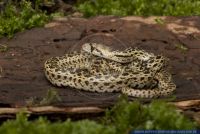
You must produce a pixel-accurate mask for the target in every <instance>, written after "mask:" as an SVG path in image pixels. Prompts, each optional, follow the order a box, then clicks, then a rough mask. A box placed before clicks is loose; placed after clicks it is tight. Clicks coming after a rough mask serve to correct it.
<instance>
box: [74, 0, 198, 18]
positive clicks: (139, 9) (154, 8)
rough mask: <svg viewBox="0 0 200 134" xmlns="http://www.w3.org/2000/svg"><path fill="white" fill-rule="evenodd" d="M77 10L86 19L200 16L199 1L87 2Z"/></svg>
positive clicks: (90, 0) (140, 0)
mask: <svg viewBox="0 0 200 134" xmlns="http://www.w3.org/2000/svg"><path fill="white" fill-rule="evenodd" d="M77 9H78V10H79V11H80V12H82V13H83V14H84V15H85V17H90V16H96V15H117V16H127V15H140V16H151V15H154V16H161V15H164V16H190V15H200V1H199V0H154V1H152V0H87V1H83V2H79V4H78V5H77Z"/></svg>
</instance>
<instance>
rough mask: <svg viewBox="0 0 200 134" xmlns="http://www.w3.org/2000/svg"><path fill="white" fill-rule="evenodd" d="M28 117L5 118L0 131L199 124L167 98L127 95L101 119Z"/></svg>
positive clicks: (90, 131)
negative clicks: (149, 100) (131, 98)
mask: <svg viewBox="0 0 200 134" xmlns="http://www.w3.org/2000/svg"><path fill="white" fill-rule="evenodd" d="M27 117H28V115H25V114H23V113H19V114H18V115H17V118H16V120H9V121H6V122H4V123H3V125H2V126H0V133H3V134H24V133H26V134H35V133H37V134H55V133H56V134H66V133H67V134H102V133H103V134H127V133H129V132H130V131H131V130H191V129H197V128H198V127H199V126H197V124H196V123H195V122H192V121H191V120H189V119H188V118H186V117H185V116H183V115H182V114H181V113H180V112H178V111H177V110H176V109H175V107H174V106H172V105H170V104H167V103H166V102H164V101H153V102H152V103H151V104H149V105H143V104H141V103H140V102H139V101H135V102H129V101H128V100H127V98H126V97H121V98H120V100H119V102H118V103H117V104H116V105H115V106H114V107H113V108H112V109H110V110H107V112H106V115H105V117H103V118H102V120H101V121H99V122H95V121H91V120H87V119H86V120H81V121H71V120H70V119H67V120H66V121H64V122H54V123H51V122H49V121H48V120H47V119H45V118H43V117H40V118H39V119H37V120H35V121H28V119H27Z"/></svg>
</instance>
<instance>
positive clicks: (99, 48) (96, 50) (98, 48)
mask: <svg viewBox="0 0 200 134" xmlns="http://www.w3.org/2000/svg"><path fill="white" fill-rule="evenodd" d="M82 50H83V51H85V52H87V53H90V54H94V55H96V56H100V57H104V56H105V55H109V52H110V48H109V47H107V46H105V45H102V44H98V43H85V44H83V45H82Z"/></svg>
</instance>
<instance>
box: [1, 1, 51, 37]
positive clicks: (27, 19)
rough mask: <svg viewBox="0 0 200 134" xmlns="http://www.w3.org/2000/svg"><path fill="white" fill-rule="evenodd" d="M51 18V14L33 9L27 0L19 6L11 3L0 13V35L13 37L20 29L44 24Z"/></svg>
mask: <svg viewBox="0 0 200 134" xmlns="http://www.w3.org/2000/svg"><path fill="white" fill-rule="evenodd" d="M49 19H50V16H47V15H46V14H45V13H44V12H42V11H40V10H39V9H37V10H36V9H33V8H32V6H31V3H30V2H27V1H26V0H22V1H21V2H20V4H19V7H18V6H17V5H15V4H12V3H9V4H8V5H7V6H6V7H5V10H4V12H1V14H0V37H3V36H7V37H9V38H11V37H12V36H13V35H14V34H15V33H16V32H18V31H23V30H25V29H30V28H33V27H38V26H43V25H44V24H45V23H46V22H47V21H48V20H49Z"/></svg>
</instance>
